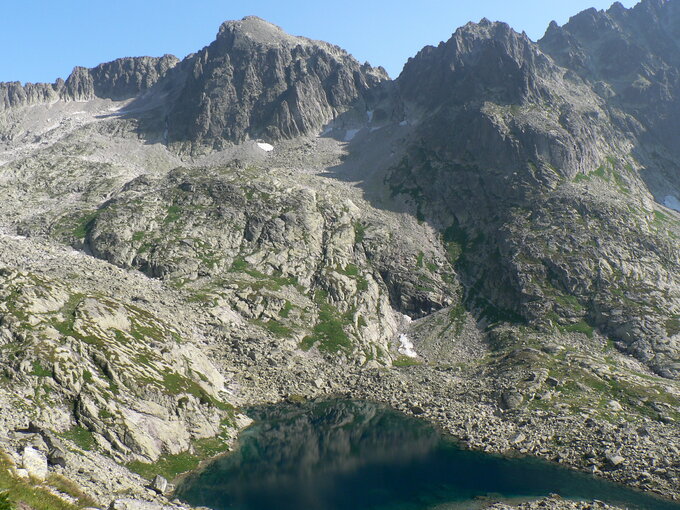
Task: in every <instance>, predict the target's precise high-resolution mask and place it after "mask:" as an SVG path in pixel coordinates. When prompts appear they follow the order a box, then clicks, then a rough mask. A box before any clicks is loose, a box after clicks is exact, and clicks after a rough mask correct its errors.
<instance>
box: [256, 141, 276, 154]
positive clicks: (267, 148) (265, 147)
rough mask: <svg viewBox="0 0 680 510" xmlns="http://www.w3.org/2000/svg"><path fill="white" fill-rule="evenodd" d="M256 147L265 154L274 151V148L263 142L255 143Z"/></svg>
mask: <svg viewBox="0 0 680 510" xmlns="http://www.w3.org/2000/svg"><path fill="white" fill-rule="evenodd" d="M257 146H258V147H259V148H260V149H262V150H263V151H265V152H271V151H273V150H274V146H273V145H270V144H268V143H265V142H257Z"/></svg>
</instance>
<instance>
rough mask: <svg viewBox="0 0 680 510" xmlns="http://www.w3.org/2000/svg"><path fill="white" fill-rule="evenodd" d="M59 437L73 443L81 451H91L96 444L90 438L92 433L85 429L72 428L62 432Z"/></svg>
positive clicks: (92, 438)
mask: <svg viewBox="0 0 680 510" xmlns="http://www.w3.org/2000/svg"><path fill="white" fill-rule="evenodd" d="M61 436H62V437H63V438H64V439H69V440H71V441H73V442H74V443H75V444H76V446H78V448H80V449H81V450H86V451H89V450H93V449H94V447H95V445H96V444H97V443H96V442H95V440H94V437H93V436H92V432H90V431H89V430H87V429H86V428H85V427H73V428H72V429H71V430H67V431H66V432H63V433H62V434H61Z"/></svg>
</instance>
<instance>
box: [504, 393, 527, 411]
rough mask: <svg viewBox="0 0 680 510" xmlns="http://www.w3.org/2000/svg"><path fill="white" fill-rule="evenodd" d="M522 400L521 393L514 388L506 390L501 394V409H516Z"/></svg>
mask: <svg viewBox="0 0 680 510" xmlns="http://www.w3.org/2000/svg"><path fill="white" fill-rule="evenodd" d="M523 401H524V398H523V397H522V394H521V393H519V392H518V391H516V390H507V391H504V392H503V393H502V394H501V407H502V408H503V409H508V410H512V409H517V408H518V407H520V406H521V405H522V402H523Z"/></svg>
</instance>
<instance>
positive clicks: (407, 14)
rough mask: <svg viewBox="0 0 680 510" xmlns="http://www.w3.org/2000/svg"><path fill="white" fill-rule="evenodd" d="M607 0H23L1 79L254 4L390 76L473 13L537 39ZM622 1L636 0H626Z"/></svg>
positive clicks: (140, 45) (209, 34)
mask: <svg viewBox="0 0 680 510" xmlns="http://www.w3.org/2000/svg"><path fill="white" fill-rule="evenodd" d="M611 3H612V2H611V0H609V1H601V0H569V1H568V2H565V1H563V0H473V1H470V0H465V1H462V0H448V1H446V0H420V1H415V0H411V1H402V0H391V1H388V0H363V1H360V0H341V1H335V2H328V1H324V0H297V1H296V0H291V1H281V0H249V1H231V0H221V1H217V0H194V1H188V0H163V1H159V0H135V1H133V0H113V1H103V0H61V1H55V0H21V1H19V2H7V3H6V5H3V8H2V16H0V81H21V82H52V81H54V80H55V79H56V78H57V77H62V78H66V77H67V76H68V74H69V73H70V72H71V69H72V68H73V67H74V66H76V65H82V66H86V67H93V66H95V65H97V64H99V63H101V62H107V61H110V60H113V59H115V58H118V57H125V56H140V55H152V56H158V55H163V54H164V53H172V54H174V55H177V56H178V57H180V58H182V57H184V56H186V55H187V54H189V53H192V52H194V51H196V50H199V49H200V48H202V47H203V46H205V45H207V44H209V43H210V42H211V41H212V40H213V39H214V37H215V34H216V33H217V29H218V27H219V25H220V24H221V23H222V22H223V21H225V20H229V19H240V18H242V17H244V16H246V15H249V14H254V15H257V16H260V17H262V18H265V19H267V20H269V21H271V22H273V23H276V24H277V25H280V26H281V27H282V28H283V29H284V30H286V31H287V32H289V33H291V34H294V35H304V36H306V37H311V38H313V39H322V40H325V41H328V42H331V43H334V44H337V45H338V46H341V47H343V48H345V49H346V50H348V51H349V52H350V53H352V54H353V55H354V56H355V57H356V58H357V59H358V60H360V61H361V62H364V61H369V62H370V63H371V64H373V65H382V66H384V67H385V68H386V69H387V70H388V72H389V73H390V75H391V76H392V77H396V76H397V75H398V74H399V72H400V71H401V68H402V66H403V65H404V63H405V62H406V59H407V58H408V57H410V56H413V55H414V54H415V53H416V52H417V51H418V50H420V48H422V47H423V46H425V45H426V44H433V45H436V44H438V43H439V41H442V40H446V39H448V38H449V37H450V36H451V34H452V32H453V31H454V30H455V29H456V28H457V27H459V26H461V25H464V24H465V23H466V22H468V21H479V20H480V19H481V18H483V17H487V18H489V19H491V20H493V21H495V20H500V21H506V22H508V23H509V24H510V25H511V26H512V27H513V28H515V29H516V30H518V31H522V30H524V31H526V32H527V34H528V35H529V36H530V37H531V38H532V39H534V40H535V39H538V38H540V37H541V36H542V35H543V33H544V31H545V29H546V27H547V26H548V23H549V22H550V21H551V20H553V19H554V20H556V21H557V22H558V23H560V24H563V23H565V22H566V21H567V20H568V19H569V17H570V16H572V15H574V14H576V13H577V12H579V11H581V10H583V9H586V8H589V7H596V8H598V9H602V8H607V7H609V5H610V4H611ZM622 3H623V4H624V5H625V6H626V7H631V6H633V5H634V4H635V3H636V2H635V1H633V0H624V1H622Z"/></svg>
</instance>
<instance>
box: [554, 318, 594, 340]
mask: <svg viewBox="0 0 680 510" xmlns="http://www.w3.org/2000/svg"><path fill="white" fill-rule="evenodd" d="M560 329H562V331H564V332H566V333H583V334H585V335H587V336H588V337H589V338H593V333H594V331H595V328H593V327H592V326H591V325H590V324H588V323H587V322H586V321H583V320H582V321H579V322H577V323H575V324H569V325H568V326H563V327H562V328H560Z"/></svg>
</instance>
